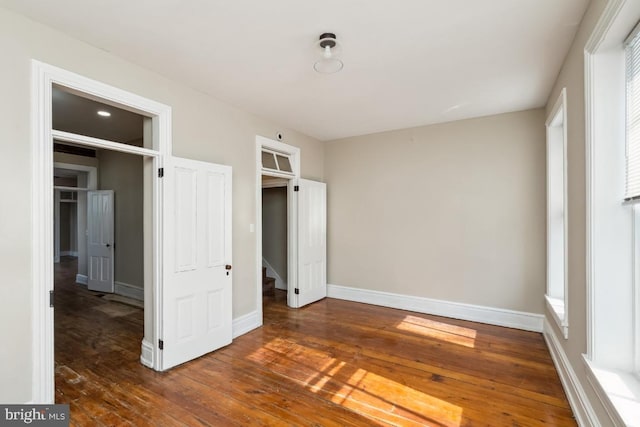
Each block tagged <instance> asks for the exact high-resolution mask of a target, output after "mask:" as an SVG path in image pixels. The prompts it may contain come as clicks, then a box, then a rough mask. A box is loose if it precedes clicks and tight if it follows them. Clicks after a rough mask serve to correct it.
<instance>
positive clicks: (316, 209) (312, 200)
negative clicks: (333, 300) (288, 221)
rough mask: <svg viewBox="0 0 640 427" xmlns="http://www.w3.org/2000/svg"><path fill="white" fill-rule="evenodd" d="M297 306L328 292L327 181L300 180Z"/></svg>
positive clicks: (316, 299) (298, 195) (298, 197)
mask: <svg viewBox="0 0 640 427" xmlns="http://www.w3.org/2000/svg"><path fill="white" fill-rule="evenodd" d="M297 185H298V191H297V192H296V193H295V194H296V195H297V199H298V200H297V214H298V221H297V224H298V284H297V288H296V290H295V292H296V296H297V300H298V301H297V307H302V306H304V305H307V304H310V303H312V302H315V301H318V300H321V299H322V298H325V297H326V296H327V185H326V184H325V183H322V182H316V181H309V180H306V179H300V180H298V184H297Z"/></svg>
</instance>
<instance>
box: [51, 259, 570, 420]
mask: <svg viewBox="0 0 640 427" xmlns="http://www.w3.org/2000/svg"><path fill="white" fill-rule="evenodd" d="M74 268H75V266H74V263H73V262H72V261H69V260H64V261H63V262H62V263H61V264H60V265H57V266H56V311H55V318H56V320H55V323H56V324H55V352H56V353H55V354H56V402H58V403H69V404H70V406H71V425H78V426H80V425H90V426H95V425H97V426H115V425H134V426H182V425H197V426H201V425H211V426H247V425H253V426H265V425H274V426H282V425H300V426H372V425H403V426H404V425H407V426H411V425H413V426H417V425H430V426H552V425H553V426H575V425H576V423H575V421H574V419H573V417H572V414H571V410H570V409H569V406H568V403H567V399H566V397H565V395H564V392H563V390H562V387H561V385H560V381H559V379H558V376H557V373H556V372H555V370H554V367H553V364H552V361H551V358H550V356H549V352H548V350H547V348H546V346H545V344H544V340H543V338H542V336H541V335H540V334H537V333H531V332H523V331H518V330H514V329H508V328H501V327H495V326H488V325H483V324H478V323H472V322H465V321H458V320H452V319H447V318H441V317H435V316H427V315H422V314H416V313H411V312H406V311H400V310H392V309H386V308H381V307H375V306H368V305H364V304H357V303H351V302H345V301H340V300H333V299H326V300H323V301H320V302H318V303H316V304H313V305H311V306H309V307H306V308H303V309H299V310H291V309H288V308H287V307H286V301H285V295H283V292H281V291H277V292H276V295H275V296H274V297H266V298H265V301H264V326H263V327H262V328H259V329H257V330H255V331H252V332H250V333H249V334H246V335H244V336H242V337H240V338H237V339H236V340H234V342H233V344H231V345H230V346H228V347H226V348H224V349H221V350H218V351H216V352H214V353H212V354H209V355H206V356H204V357H201V358H200V359H197V360H195V361H192V362H190V363H187V364H184V365H181V366H178V367H176V368H174V369H172V370H170V371H169V372H163V373H160V372H155V371H152V370H150V369H148V368H145V367H143V366H142V365H141V364H140V362H139V357H140V342H141V339H142V329H143V313H142V310H141V309H139V308H136V307H131V306H129V305H124V304H120V303H117V302H110V301H106V300H104V299H103V298H101V297H100V294H97V293H93V292H90V291H87V290H86V288H84V287H82V286H79V285H76V284H74V283H73V282H74V279H75V269H74Z"/></svg>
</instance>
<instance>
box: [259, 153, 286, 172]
mask: <svg viewBox="0 0 640 427" xmlns="http://www.w3.org/2000/svg"><path fill="white" fill-rule="evenodd" d="M262 169H266V170H270V171H273V172H280V173H285V174H289V175H293V168H292V167H291V159H290V155H288V154H283V153H278V152H277V151H271V150H268V149H265V148H263V149H262Z"/></svg>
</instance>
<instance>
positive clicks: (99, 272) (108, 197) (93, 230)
mask: <svg viewBox="0 0 640 427" xmlns="http://www.w3.org/2000/svg"><path fill="white" fill-rule="evenodd" d="M87 205H88V208H87V229H88V234H87V257H88V261H89V272H88V276H89V281H88V284H87V285H88V287H89V289H91V290H92V291H99V292H113V291H114V285H113V249H114V242H113V190H99V191H89V192H87Z"/></svg>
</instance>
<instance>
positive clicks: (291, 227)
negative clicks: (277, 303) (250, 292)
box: [255, 135, 300, 327]
mask: <svg viewBox="0 0 640 427" xmlns="http://www.w3.org/2000/svg"><path fill="white" fill-rule="evenodd" d="M262 148H268V149H270V150H273V151H278V152H281V153H284V154H288V155H290V156H291V157H290V159H291V169H292V170H293V175H284V174H278V173H272V172H264V171H263V170H262ZM262 175H269V176H275V177H278V178H284V179H287V180H288V181H289V182H291V180H296V179H298V178H300V148H298V147H294V146H293V145H289V144H285V143H283V142H278V141H274V140H272V139H269V138H265V137H263V136H260V135H256V225H255V230H256V308H257V310H256V311H257V312H258V319H260V324H259V325H256V327H258V326H262ZM291 188H292V187H291ZM290 191H291V190H290ZM294 208H295V205H294V200H293V197H291V195H290V194H289V196H288V197H287V214H288V216H289V220H288V221H287V235H288V238H287V254H288V255H287V258H288V261H287V263H288V272H287V276H288V279H287V289H289V290H293V289H294V288H295V287H296V285H297V282H296V277H298V276H297V260H296V244H297V242H298V236H297V227H296V224H295V220H294V216H295V215H294ZM294 296H295V295H294V293H293V292H287V304H288V305H289V306H292V307H293V304H294V300H293V297H294Z"/></svg>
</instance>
